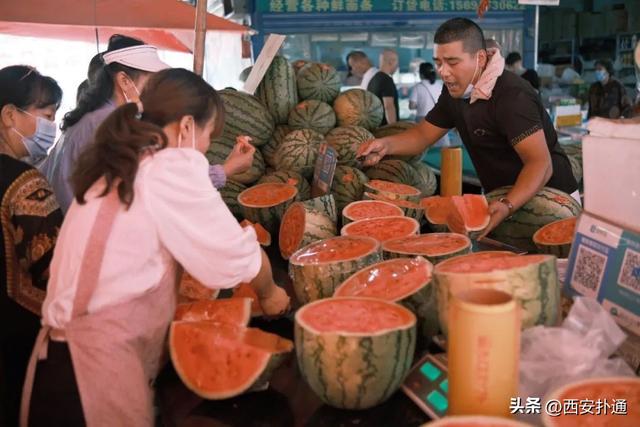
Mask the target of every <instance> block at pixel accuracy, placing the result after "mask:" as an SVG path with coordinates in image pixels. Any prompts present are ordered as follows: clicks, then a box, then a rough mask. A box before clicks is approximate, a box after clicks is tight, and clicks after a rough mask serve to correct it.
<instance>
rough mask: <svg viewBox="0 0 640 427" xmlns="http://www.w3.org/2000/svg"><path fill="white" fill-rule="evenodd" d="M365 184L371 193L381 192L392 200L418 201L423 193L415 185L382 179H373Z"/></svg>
mask: <svg viewBox="0 0 640 427" xmlns="http://www.w3.org/2000/svg"><path fill="white" fill-rule="evenodd" d="M364 186H365V188H366V191H368V192H369V193H373V194H379V195H381V196H384V197H386V198H387V199H392V200H395V199H401V200H412V201H418V200H419V198H420V195H421V193H420V190H418V189H417V188H415V187H412V186H410V185H407V184H401V183H398V182H391V181H384V180H382V179H372V180H370V181H369V182H367V183H365V184H364Z"/></svg>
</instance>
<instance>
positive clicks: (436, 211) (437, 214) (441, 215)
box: [420, 196, 450, 233]
mask: <svg viewBox="0 0 640 427" xmlns="http://www.w3.org/2000/svg"><path fill="white" fill-rule="evenodd" d="M420 206H422V208H423V209H424V216H425V218H426V220H427V223H429V227H430V228H431V230H432V231H435V232H439V233H444V232H446V231H449V228H448V227H447V216H448V214H449V206H450V205H449V198H448V197H442V196H431V197H425V198H424V199H422V200H420Z"/></svg>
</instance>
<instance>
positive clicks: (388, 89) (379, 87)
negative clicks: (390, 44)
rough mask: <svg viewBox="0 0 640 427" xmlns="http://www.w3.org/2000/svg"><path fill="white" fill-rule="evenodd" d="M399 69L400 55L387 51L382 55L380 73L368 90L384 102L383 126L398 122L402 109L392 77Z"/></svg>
mask: <svg viewBox="0 0 640 427" xmlns="http://www.w3.org/2000/svg"><path fill="white" fill-rule="evenodd" d="M397 69H398V54H397V53H396V52H394V51H393V50H388V49H385V51H384V52H382V53H381V54H380V71H378V72H377V73H376V75H375V76H373V78H372V79H371V81H370V82H369V85H368V86H367V90H368V91H369V92H373V93H375V94H376V96H377V97H378V98H380V100H381V101H382V105H383V107H384V116H383V118H382V125H386V124H391V123H395V122H397V121H398V114H399V112H400V108H399V106H398V89H397V88H396V84H395V83H394V82H393V78H391V76H392V75H393V74H394V73H395V72H396V70H397Z"/></svg>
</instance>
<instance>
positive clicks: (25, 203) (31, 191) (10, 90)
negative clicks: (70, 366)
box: [0, 66, 62, 425]
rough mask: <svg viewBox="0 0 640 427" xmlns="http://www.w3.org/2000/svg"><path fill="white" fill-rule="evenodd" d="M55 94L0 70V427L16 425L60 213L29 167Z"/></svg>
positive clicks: (48, 83) (44, 146)
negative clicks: (1, 422) (26, 161)
mask: <svg viewBox="0 0 640 427" xmlns="http://www.w3.org/2000/svg"><path fill="white" fill-rule="evenodd" d="M61 100H62V90H61V89H60V86H58V84H57V83H56V82H55V80H53V79H52V78H50V77H45V76H43V75H41V74H40V73H39V72H38V71H37V70H35V69H34V68H31V67H27V66H11V67H6V68H3V69H2V70H0V219H1V222H2V225H1V227H0V283H2V285H1V286H0V322H2V325H3V326H2V328H0V421H2V420H3V419H4V420H6V422H7V424H6V425H17V420H18V418H17V417H18V408H19V402H20V398H19V396H20V393H21V390H22V382H23V380H24V374H25V370H26V367H27V362H28V360H29V354H30V352H31V348H32V347H33V343H34V341H35V338H36V335H37V333H38V329H39V328H40V314H41V308H42V302H43V301H44V297H45V289H46V285H47V280H48V278H49V262H50V261H51V257H52V255H53V247H54V244H55V242H56V239H57V236H58V231H59V229H60V225H61V224H62V213H61V212H60V209H59V207H58V203H57V202H56V199H55V196H54V195H53V191H52V190H51V187H50V186H49V184H48V183H47V181H46V179H45V178H44V177H43V176H42V175H41V174H40V172H38V171H37V170H36V169H35V168H33V167H32V166H30V165H29V164H27V163H25V161H23V160H28V161H29V162H30V163H34V162H35V161H36V160H37V159H38V158H41V157H42V156H44V155H46V153H47V150H48V149H49V148H50V147H51V145H52V144H53V141H54V138H55V135H56V125H55V123H54V122H53V120H54V118H55V115H56V111H57V109H58V107H59V105H60V101H61Z"/></svg>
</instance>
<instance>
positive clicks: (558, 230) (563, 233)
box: [533, 216, 577, 258]
mask: <svg viewBox="0 0 640 427" xmlns="http://www.w3.org/2000/svg"><path fill="white" fill-rule="evenodd" d="M576 220H577V217H575V216H572V217H569V218H565V219H561V220H558V221H553V222H551V223H549V224H547V225H545V226H544V227H542V228H541V229H539V230H538V231H536V232H535V234H534V235H533V243H535V244H536V246H537V247H538V249H539V250H540V252H541V253H544V254H551V255H555V256H557V257H558V258H567V257H568V256H569V253H570V252H571V242H573V236H574V234H575V231H576Z"/></svg>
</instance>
